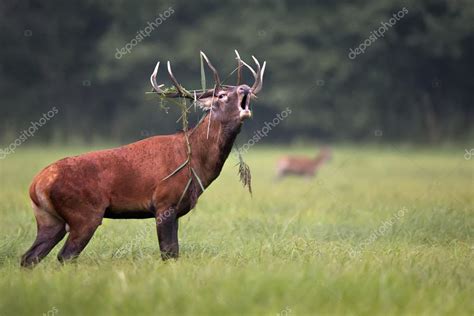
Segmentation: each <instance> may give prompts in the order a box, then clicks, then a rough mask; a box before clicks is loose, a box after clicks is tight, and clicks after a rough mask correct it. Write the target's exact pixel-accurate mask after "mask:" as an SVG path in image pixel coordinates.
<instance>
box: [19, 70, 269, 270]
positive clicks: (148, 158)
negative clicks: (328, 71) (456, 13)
mask: <svg viewBox="0 0 474 316" xmlns="http://www.w3.org/2000/svg"><path fill="white" fill-rule="evenodd" d="M262 76H263V74H262ZM252 89H253V87H252V88H250V87H249V86H247V85H240V86H225V87H222V88H220V90H219V91H216V94H215V95H214V93H211V96H209V97H207V98H203V99H202V100H201V101H202V104H204V105H206V104H207V106H208V108H207V109H208V110H209V109H212V111H211V112H209V113H208V114H207V116H206V117H205V118H204V119H203V120H202V121H201V123H200V124H198V126H196V127H195V128H194V129H191V130H190V131H189V133H188V135H189V141H190V145H191V150H192V151H191V160H190V164H189V165H187V166H185V167H184V168H182V169H180V171H179V172H177V173H176V174H174V175H173V176H171V177H169V178H168V179H164V178H165V177H167V176H168V175H170V174H171V173H172V172H173V171H175V170H176V169H177V168H178V167H179V166H180V165H181V164H182V163H183V162H185V161H186V159H187V157H188V154H187V145H186V141H185V134H184V133H183V132H180V133H177V134H174V135H165V136H156V137H151V138H147V139H145V140H142V141H139V142H136V143H132V144H130V145H126V146H123V147H119V148H114V149H108V150H102V151H96V152H91V153H87V154H83V155H80V156H75V157H69V158H65V159H62V160H59V161H57V162H55V163H53V164H52V165H50V166H48V167H46V168H45V169H43V170H42V171H41V172H40V173H39V174H38V175H37V176H36V177H35V178H34V179H33V182H32V184H31V186H30V191H29V192H30V197H31V200H32V202H33V209H34V212H35V217H36V221H37V229H38V232H37V238H36V240H35V242H34V243H33V245H32V247H31V248H30V249H29V250H28V251H27V252H26V253H25V254H24V255H23V257H22V262H21V264H22V265H23V266H31V265H33V264H35V263H37V262H39V261H40V260H41V259H42V258H43V257H45V256H46V255H47V254H48V253H49V251H50V250H51V249H52V248H53V247H54V246H55V245H56V244H57V243H58V242H59V241H60V240H61V239H62V238H63V237H64V235H65V234H66V229H68V230H69V236H68V238H67V241H66V243H65V245H64V247H63V249H62V250H61V251H60V253H59V255H58V259H59V260H60V261H63V260H67V259H70V258H74V257H76V256H78V255H79V253H80V252H81V251H82V250H83V249H84V247H85V246H86V245H87V243H88V242H89V240H90V238H91V237H92V235H93V234H94V232H95V230H96V229H97V227H98V226H99V225H100V224H101V222H102V219H103V218H104V217H105V218H156V220H157V230H158V239H159V244H160V249H161V252H162V256H163V258H164V259H166V258H169V257H173V258H175V257H177V256H178V252H179V247H178V238H177V233H178V218H179V217H181V216H183V215H185V214H186V213H188V212H189V211H190V210H191V209H192V208H193V207H194V205H195V203H196V202H197V198H198V197H199V195H201V194H202V190H201V187H200V185H199V183H198V180H197V178H196V177H195V176H194V175H193V174H192V173H191V168H193V169H194V171H195V172H196V173H197V176H198V177H199V179H200V180H201V181H202V184H203V186H204V187H207V186H209V185H210V184H211V182H212V181H213V180H214V179H216V178H217V176H218V175H219V174H220V172H221V169H222V167H223V165H224V162H225V160H226V158H227V157H228V155H229V153H230V150H231V148H232V145H233V143H234V140H235V138H236V136H237V134H238V133H239V132H240V128H241V125H242V122H243V120H244V119H245V118H247V117H248V116H249V115H250V111H249V99H250V96H251V95H252V93H253V91H252ZM255 92H256V91H255ZM221 95H222V96H221ZM190 178H192V182H191V184H190V186H189V188H188V190H186V193H185V195H184V197H183V198H182V200H181V202H180V203H178V202H179V201H180V198H181V197H182V194H183V192H184V191H185V188H186V185H187V183H188V181H189V179H190ZM178 204H179V205H178Z"/></svg>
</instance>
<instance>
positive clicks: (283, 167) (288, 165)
mask: <svg viewBox="0 0 474 316" xmlns="http://www.w3.org/2000/svg"><path fill="white" fill-rule="evenodd" d="M330 158H331V151H330V150H329V149H328V148H323V149H322V150H321V151H320V153H319V154H318V155H317V156H316V157H315V158H307V157H297V156H286V157H282V158H280V159H279V160H278V163H277V178H282V177H284V176H287V175H297V176H306V177H314V176H315V175H316V173H317V172H318V170H319V169H320V168H321V167H322V165H323V164H324V163H325V162H326V161H327V160H329V159H330Z"/></svg>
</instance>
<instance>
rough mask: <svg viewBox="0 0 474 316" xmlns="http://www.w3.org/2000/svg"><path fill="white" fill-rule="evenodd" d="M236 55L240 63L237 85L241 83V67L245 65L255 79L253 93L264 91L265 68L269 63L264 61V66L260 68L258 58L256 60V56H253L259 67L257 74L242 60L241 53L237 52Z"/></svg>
mask: <svg viewBox="0 0 474 316" xmlns="http://www.w3.org/2000/svg"><path fill="white" fill-rule="evenodd" d="M235 54H236V55H237V62H238V65H239V68H238V72H237V84H239V83H240V77H241V73H240V68H241V65H242V64H243V65H245V66H246V67H247V68H248V69H249V70H250V71H251V72H252V74H253V77H254V78H255V82H254V84H253V86H252V93H253V94H257V93H259V92H260V90H262V86H263V73H264V72H265V67H266V66H267V62H266V61H264V62H263V66H262V67H261V68H260V63H259V62H258V60H257V58H255V56H253V55H252V58H253V60H254V62H255V64H257V67H258V68H257V72H255V70H253V68H252V67H250V66H249V65H248V64H247V63H246V62H245V61H243V60H242V59H241V58H240V55H239V52H238V51H237V50H235Z"/></svg>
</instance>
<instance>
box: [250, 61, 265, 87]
mask: <svg viewBox="0 0 474 316" xmlns="http://www.w3.org/2000/svg"><path fill="white" fill-rule="evenodd" d="M252 58H253V60H254V61H255V63H256V64H257V66H258V72H257V77H258V78H256V80H255V83H254V85H253V87H252V90H253V93H254V94H257V93H258V92H260V90H262V86H263V73H264V72H265V67H266V66H267V62H266V61H264V62H263V66H262V68H260V63H259V62H258V60H257V58H255V57H254V56H252Z"/></svg>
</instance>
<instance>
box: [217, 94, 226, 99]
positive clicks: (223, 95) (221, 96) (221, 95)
mask: <svg viewBox="0 0 474 316" xmlns="http://www.w3.org/2000/svg"><path fill="white" fill-rule="evenodd" d="M226 96H227V93H223V94H219V99H222V98H224V97H226Z"/></svg>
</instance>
